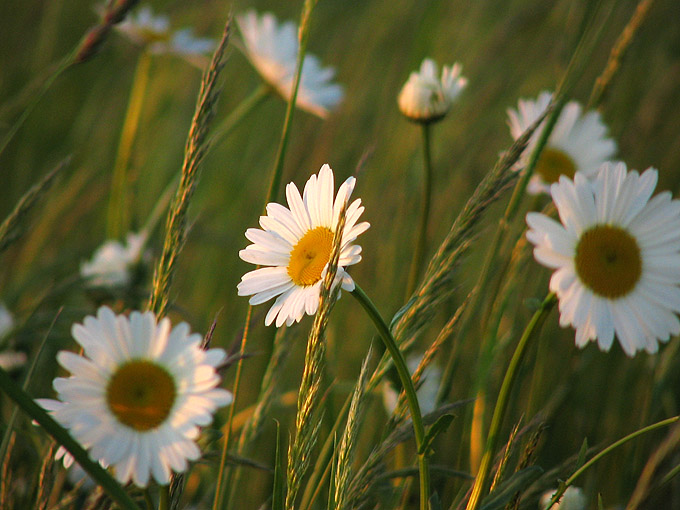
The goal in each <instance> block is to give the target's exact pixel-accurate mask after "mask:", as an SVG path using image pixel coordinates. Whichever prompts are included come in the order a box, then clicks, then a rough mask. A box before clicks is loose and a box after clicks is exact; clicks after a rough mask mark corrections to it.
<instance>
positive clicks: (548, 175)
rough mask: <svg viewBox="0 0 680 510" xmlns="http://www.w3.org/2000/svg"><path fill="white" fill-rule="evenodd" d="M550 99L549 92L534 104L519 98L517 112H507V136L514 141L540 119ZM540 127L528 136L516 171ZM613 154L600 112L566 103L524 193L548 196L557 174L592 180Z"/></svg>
mask: <svg viewBox="0 0 680 510" xmlns="http://www.w3.org/2000/svg"><path fill="white" fill-rule="evenodd" d="M551 100H552V94H551V93H550V92H542V93H541V94H540V95H539V96H538V99H537V100H536V101H531V100H524V99H520V101H519V105H518V108H517V110H513V109H512V108H510V109H508V124H509V126H510V133H511V134H512V137H513V138H514V139H515V140H517V139H518V138H519V137H520V136H521V135H522V133H523V132H524V131H526V129H527V128H528V127H529V126H531V124H533V123H534V121H535V120H536V119H538V118H539V117H540V116H541V114H542V113H543V112H544V111H545V109H546V108H547V107H548V105H549V104H550V101H551ZM543 126H545V123H544V124H542V125H541V126H540V127H539V128H538V129H537V130H536V131H535V132H534V135H533V136H532V137H531V140H530V141H529V146H528V147H527V149H526V150H525V151H524V154H523V155H522V157H521V158H520V161H519V165H518V169H519V168H523V167H525V166H526V164H527V162H528V159H529V155H530V154H531V153H532V152H533V149H534V147H535V146H536V142H537V141H538V139H539V138H540V136H541V131H542V130H543ZM615 152H616V142H614V140H612V139H611V138H607V126H605V124H604V122H603V121H602V117H601V116H600V113H599V112H597V111H591V112H587V113H583V112H582V108H581V105H580V104H579V103H577V102H576V101H570V102H568V103H567V104H566V105H565V106H564V108H563V109H562V111H561V112H560V116H559V118H558V119H557V122H556V123H555V127H554V129H553V130H552V132H551V133H550V136H549V137H548V141H547V143H546V145H545V148H544V149H543V152H542V153H541V156H540V158H539V160H538V162H537V164H536V168H535V169H534V173H533V175H532V176H531V179H530V180H529V185H528V187H527V190H528V191H529V193H532V194H539V193H550V185H551V184H552V183H554V182H557V181H558V180H559V177H560V175H566V176H567V177H569V178H570V179H573V178H574V174H575V173H576V172H581V173H583V174H584V175H585V176H586V177H588V178H589V179H592V178H594V177H595V176H596V175H597V172H598V169H599V168H600V166H601V165H602V163H604V162H606V161H608V160H610V159H611V158H612V156H613V155H614V153H615Z"/></svg>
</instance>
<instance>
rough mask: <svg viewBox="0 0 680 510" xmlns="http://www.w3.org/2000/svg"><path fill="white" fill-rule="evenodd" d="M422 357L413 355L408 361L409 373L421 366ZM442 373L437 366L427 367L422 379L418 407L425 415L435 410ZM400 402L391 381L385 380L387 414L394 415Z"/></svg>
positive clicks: (417, 393)
mask: <svg viewBox="0 0 680 510" xmlns="http://www.w3.org/2000/svg"><path fill="white" fill-rule="evenodd" d="M421 359H422V355H418V354H416V355H412V356H409V357H408V359H407V360H406V365H407V366H408V369H409V372H411V374H413V372H415V371H416V369H417V368H418V365H419V364H420V360H421ZM441 376H442V371H441V368H439V367H438V366H437V365H434V364H429V365H428V366H427V367H425V370H424V371H423V375H422V376H421V378H420V384H419V386H418V389H417V391H416V395H417V396H418V405H419V406H420V411H421V412H422V414H423V415H425V414H429V413H431V412H432V411H434V410H435V403H436V399H437V391H438V390H439V381H440V380H441ZM398 402H399V393H398V392H397V390H396V389H395V388H394V385H393V384H392V383H391V381H389V380H387V379H386V380H385V382H384V384H383V405H384V406H385V410H386V411H387V414H392V413H393V412H394V410H395V409H396V407H397V403H398Z"/></svg>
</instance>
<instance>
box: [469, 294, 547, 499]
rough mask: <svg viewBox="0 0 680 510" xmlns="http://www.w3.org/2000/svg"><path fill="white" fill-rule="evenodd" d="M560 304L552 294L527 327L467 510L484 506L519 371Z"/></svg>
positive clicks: (503, 388)
mask: <svg viewBox="0 0 680 510" xmlns="http://www.w3.org/2000/svg"><path fill="white" fill-rule="evenodd" d="M556 302H557V296H556V295H555V294H554V293H552V292H551V293H550V294H548V295H547V296H546V298H545V299H544V300H543V302H542V303H541V306H540V307H539V309H538V310H536V312H535V313H534V315H533V317H532V318H531V320H530V321H529V324H527V327H526V328H525V329H524V332H523V333H522V336H521V338H520V340H519V342H518V344H517V347H516V348H515V353H514V354H513V355H512V359H511V360H510V364H509V365H508V369H507V370H506V372H505V377H504V378H503V383H502V384H501V389H500V391H499V392H498V399H497V400H496V407H495V409H494V412H493V417H492V418H491V425H490V426H489V433H488V435H487V437H486V445H485V447H484V455H483V456H482V461H481V463H480V465H479V471H478V472H477V476H475V482H474V484H473V486H472V492H471V494H470V499H469V500H468V504H467V507H466V510H477V509H478V508H479V506H480V504H481V502H482V495H483V493H484V491H485V490H486V485H487V480H488V478H489V473H490V471H491V462H492V461H493V457H494V455H495V451H496V447H497V445H498V436H499V432H500V428H501V425H502V424H503V418H504V417H505V411H506V409H507V407H508V402H509V399H510V392H511V390H512V387H513V384H514V382H515V378H516V376H517V369H518V368H519V365H520V364H521V362H522V359H523V358H524V354H525V353H526V348H527V346H528V345H529V340H531V338H532V337H533V336H534V333H535V332H536V331H537V330H538V329H539V327H540V326H541V324H542V323H543V319H545V317H546V316H547V315H548V312H550V310H551V309H552V307H553V306H554V305H555V303H556Z"/></svg>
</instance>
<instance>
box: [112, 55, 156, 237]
mask: <svg viewBox="0 0 680 510" xmlns="http://www.w3.org/2000/svg"><path fill="white" fill-rule="evenodd" d="M150 65H151V56H150V55H149V54H148V53H147V52H145V51H143V52H142V53H141V54H140V55H139V60H138V61H137V68H136V70H135V76H134V78H133V80H132V89H131V91H130V99H129V102H128V106H127V111H126V112H125V120H124V121H123V130H122V131H121V134H120V141H119V142H118V153H117V154H116V162H115V164H114V166H113V175H112V177H111V197H110V198H109V211H108V216H107V228H106V234H107V237H108V238H109V239H118V238H120V237H121V236H122V235H123V234H124V233H125V232H127V231H128V230H129V226H130V207H129V196H128V181H129V177H128V167H129V166H130V156H131V155H132V146H133V144H134V141H135V137H136V136H137V128H138V127H139V118H140V116H141V113H142V106H143V104H144V94H145V93H146V87H147V84H148V83H149V68H150Z"/></svg>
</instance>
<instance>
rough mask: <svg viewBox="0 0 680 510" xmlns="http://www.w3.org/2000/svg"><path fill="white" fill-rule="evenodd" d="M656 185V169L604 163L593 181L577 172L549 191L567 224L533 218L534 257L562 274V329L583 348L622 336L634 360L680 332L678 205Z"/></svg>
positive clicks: (557, 283) (555, 286) (558, 287)
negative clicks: (638, 353)
mask: <svg viewBox="0 0 680 510" xmlns="http://www.w3.org/2000/svg"><path fill="white" fill-rule="evenodd" d="M656 182H657V171H656V170H654V169H653V168H650V169H648V170H646V171H645V172H644V173H643V174H642V175H639V174H638V173H637V172H636V171H634V170H632V171H630V172H628V171H627V170H626V165H625V164H624V163H616V164H614V163H605V164H604V165H602V168H601V169H600V172H599V173H598V175H597V177H596V178H595V180H593V181H591V180H589V179H588V178H587V177H586V175H584V174H583V173H581V172H577V173H576V176H575V179H574V181H572V180H571V179H569V178H567V177H565V176H562V177H560V181H559V183H555V184H553V185H552V186H551V187H550V192H551V194H552V198H553V201H554V203H555V206H556V208H557V211H558V213H559V217H560V220H561V224H560V223H558V222H556V221H555V220H553V219H551V218H548V217H547V216H545V215H543V214H540V213H529V214H528V215H527V223H528V224H529V227H530V230H529V232H528V233H527V239H529V241H531V242H532V243H533V244H534V245H535V248H534V257H535V258H536V260H537V261H538V262H540V263H541V264H543V265H544V266H547V267H550V268H553V269H556V271H555V272H554V273H553V275H552V278H551V279H550V290H551V291H553V292H555V293H556V294H557V297H558V298H559V309H560V325H561V326H563V327H565V326H567V325H568V324H571V325H572V326H573V327H574V328H575V329H576V345H578V346H579V347H583V346H584V345H585V344H586V343H588V341H589V340H595V339H596V338H597V342H598V345H599V346H600V349H601V350H604V351H608V350H609V348H610V347H611V346H612V342H613V340H614V335H615V334H616V337H617V338H618V339H619V343H620V344H621V347H622V348H623V350H624V352H625V353H626V354H627V355H628V356H633V355H634V354H635V352H636V351H638V350H642V349H645V350H646V351H647V352H649V353H654V352H656V351H657V349H658V345H657V340H660V341H662V342H665V341H667V340H668V338H669V336H670V335H677V334H678V333H680V321H679V320H678V317H677V316H676V313H678V312H680V287H678V284H680V200H671V194H670V193H669V192H664V193H659V194H658V195H656V196H655V197H654V198H651V199H650V197H651V196H652V193H653V192H654V188H655V187H656Z"/></svg>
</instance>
